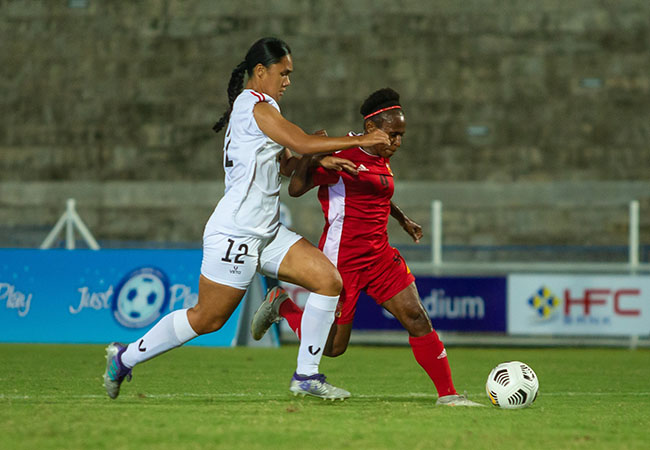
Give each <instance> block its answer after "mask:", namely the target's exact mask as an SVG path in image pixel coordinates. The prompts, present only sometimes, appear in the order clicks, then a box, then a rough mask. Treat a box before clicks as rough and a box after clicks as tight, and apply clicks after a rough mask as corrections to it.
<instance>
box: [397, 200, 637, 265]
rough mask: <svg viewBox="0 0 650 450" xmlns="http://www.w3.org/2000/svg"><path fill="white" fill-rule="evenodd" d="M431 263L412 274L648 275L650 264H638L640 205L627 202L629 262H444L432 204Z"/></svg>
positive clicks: (438, 211) (438, 210)
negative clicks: (560, 273) (593, 273)
mask: <svg viewBox="0 0 650 450" xmlns="http://www.w3.org/2000/svg"><path fill="white" fill-rule="evenodd" d="M431 237H432V238H431V260H430V261H427V262H415V261H411V262H409V266H410V268H411V269H412V270H413V271H414V272H420V273H433V274H458V273H464V274H465V273H483V274H484V273H492V274H495V273H510V272H551V273H552V272H556V273H557V272H570V273H579V272H595V273H598V272H601V273H631V274H635V273H650V263H642V262H639V202H638V201H637V200H633V201H630V203H629V242H628V262H627V263H625V262H593V263H585V262H523V261H522V262H474V261H461V262H458V261H454V262H445V261H444V258H443V252H442V248H443V247H442V241H443V235H442V202H441V201H440V200H434V201H433V202H432V203H431Z"/></svg>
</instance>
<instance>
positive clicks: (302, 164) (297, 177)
mask: <svg viewBox="0 0 650 450" xmlns="http://www.w3.org/2000/svg"><path fill="white" fill-rule="evenodd" d="M317 159H318V157H316V156H303V157H302V158H301V159H300V160H299V161H298V164H297V165H296V170H294V171H293V174H292V175H291V180H290V181H289V195H290V196H292V197H300V196H301V195H303V194H304V193H305V192H308V191H309V190H310V189H311V188H313V187H314V179H313V177H312V170H313V169H314V168H316V167H317V164H318V162H317V161H316V160H317Z"/></svg>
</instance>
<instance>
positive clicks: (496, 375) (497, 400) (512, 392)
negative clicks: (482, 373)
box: [485, 361, 539, 409]
mask: <svg viewBox="0 0 650 450" xmlns="http://www.w3.org/2000/svg"><path fill="white" fill-rule="evenodd" d="M538 390H539V380H538V379H537V375H536V374H535V372H534V371H533V369H531V368H530V366H529V365H528V364H525V363H522V362H521V361H509V362H504V363H501V364H499V365H498V366H496V367H495V368H494V369H492V371H491V372H490V375H489V376H488V379H487V382H486V383H485V392H486V393H487V396H488V397H489V398H490V401H491V402H492V404H493V405H494V406H498V407H499V408H504V409H519V408H526V407H528V406H530V405H531V404H532V403H533V402H534V401H535V399H536V398H537V391H538Z"/></svg>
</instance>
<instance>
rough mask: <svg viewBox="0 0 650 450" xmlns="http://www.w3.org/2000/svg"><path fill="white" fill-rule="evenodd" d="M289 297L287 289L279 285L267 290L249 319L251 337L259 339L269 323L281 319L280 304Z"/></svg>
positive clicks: (269, 325) (271, 323)
mask: <svg viewBox="0 0 650 450" xmlns="http://www.w3.org/2000/svg"><path fill="white" fill-rule="evenodd" d="M288 298H289V295H288V294H287V291H285V290H284V289H282V288H281V287H279V286H275V287H273V288H271V289H269V290H268V292H267V293H266V297H265V298H264V301H263V302H262V304H261V305H260V307H259V308H257V311H255V314H254V315H253V320H252V321H251V334H252V335H253V339H255V340H256V341H259V340H260V339H262V337H263V336H264V335H265V334H266V332H267V331H268V329H269V328H271V325H273V324H274V323H276V322H279V321H281V320H282V316H281V315H280V305H281V304H282V302H284V301H285V300H286V299H288Z"/></svg>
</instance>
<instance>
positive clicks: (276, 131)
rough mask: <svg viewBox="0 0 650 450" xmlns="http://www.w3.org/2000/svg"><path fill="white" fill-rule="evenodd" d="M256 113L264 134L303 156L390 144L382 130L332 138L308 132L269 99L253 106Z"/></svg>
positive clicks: (254, 114)
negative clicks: (281, 112) (269, 101)
mask: <svg viewBox="0 0 650 450" xmlns="http://www.w3.org/2000/svg"><path fill="white" fill-rule="evenodd" d="M253 116H254V117H255V121H256V122H257V126H258V127H259V128H260V130H262V132H263V133H264V134H266V135H267V136H268V137H270V138H271V139H272V140H273V141H274V142H277V143H278V144H280V145H284V146H285V147H288V148H290V149H291V150H293V151H295V152H296V153H300V154H301V155H315V154H319V153H331V152H333V151H336V150H341V149H345V148H350V147H356V146H358V147H364V146H372V145H375V144H386V145H390V140H389V138H388V135H387V134H386V133H384V132H383V131H382V130H380V129H375V130H373V131H372V132H370V133H368V134H362V135H359V136H341V137H330V136H318V135H311V134H307V133H305V132H304V131H303V130H302V129H301V128H300V127H299V126H298V125H295V124H294V123H292V122H289V121H288V120H287V119H285V118H284V117H282V114H280V112H279V111H278V110H277V109H275V108H274V107H273V106H271V105H270V104H269V103H267V102H259V103H257V104H256V105H255V107H254V108H253Z"/></svg>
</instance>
